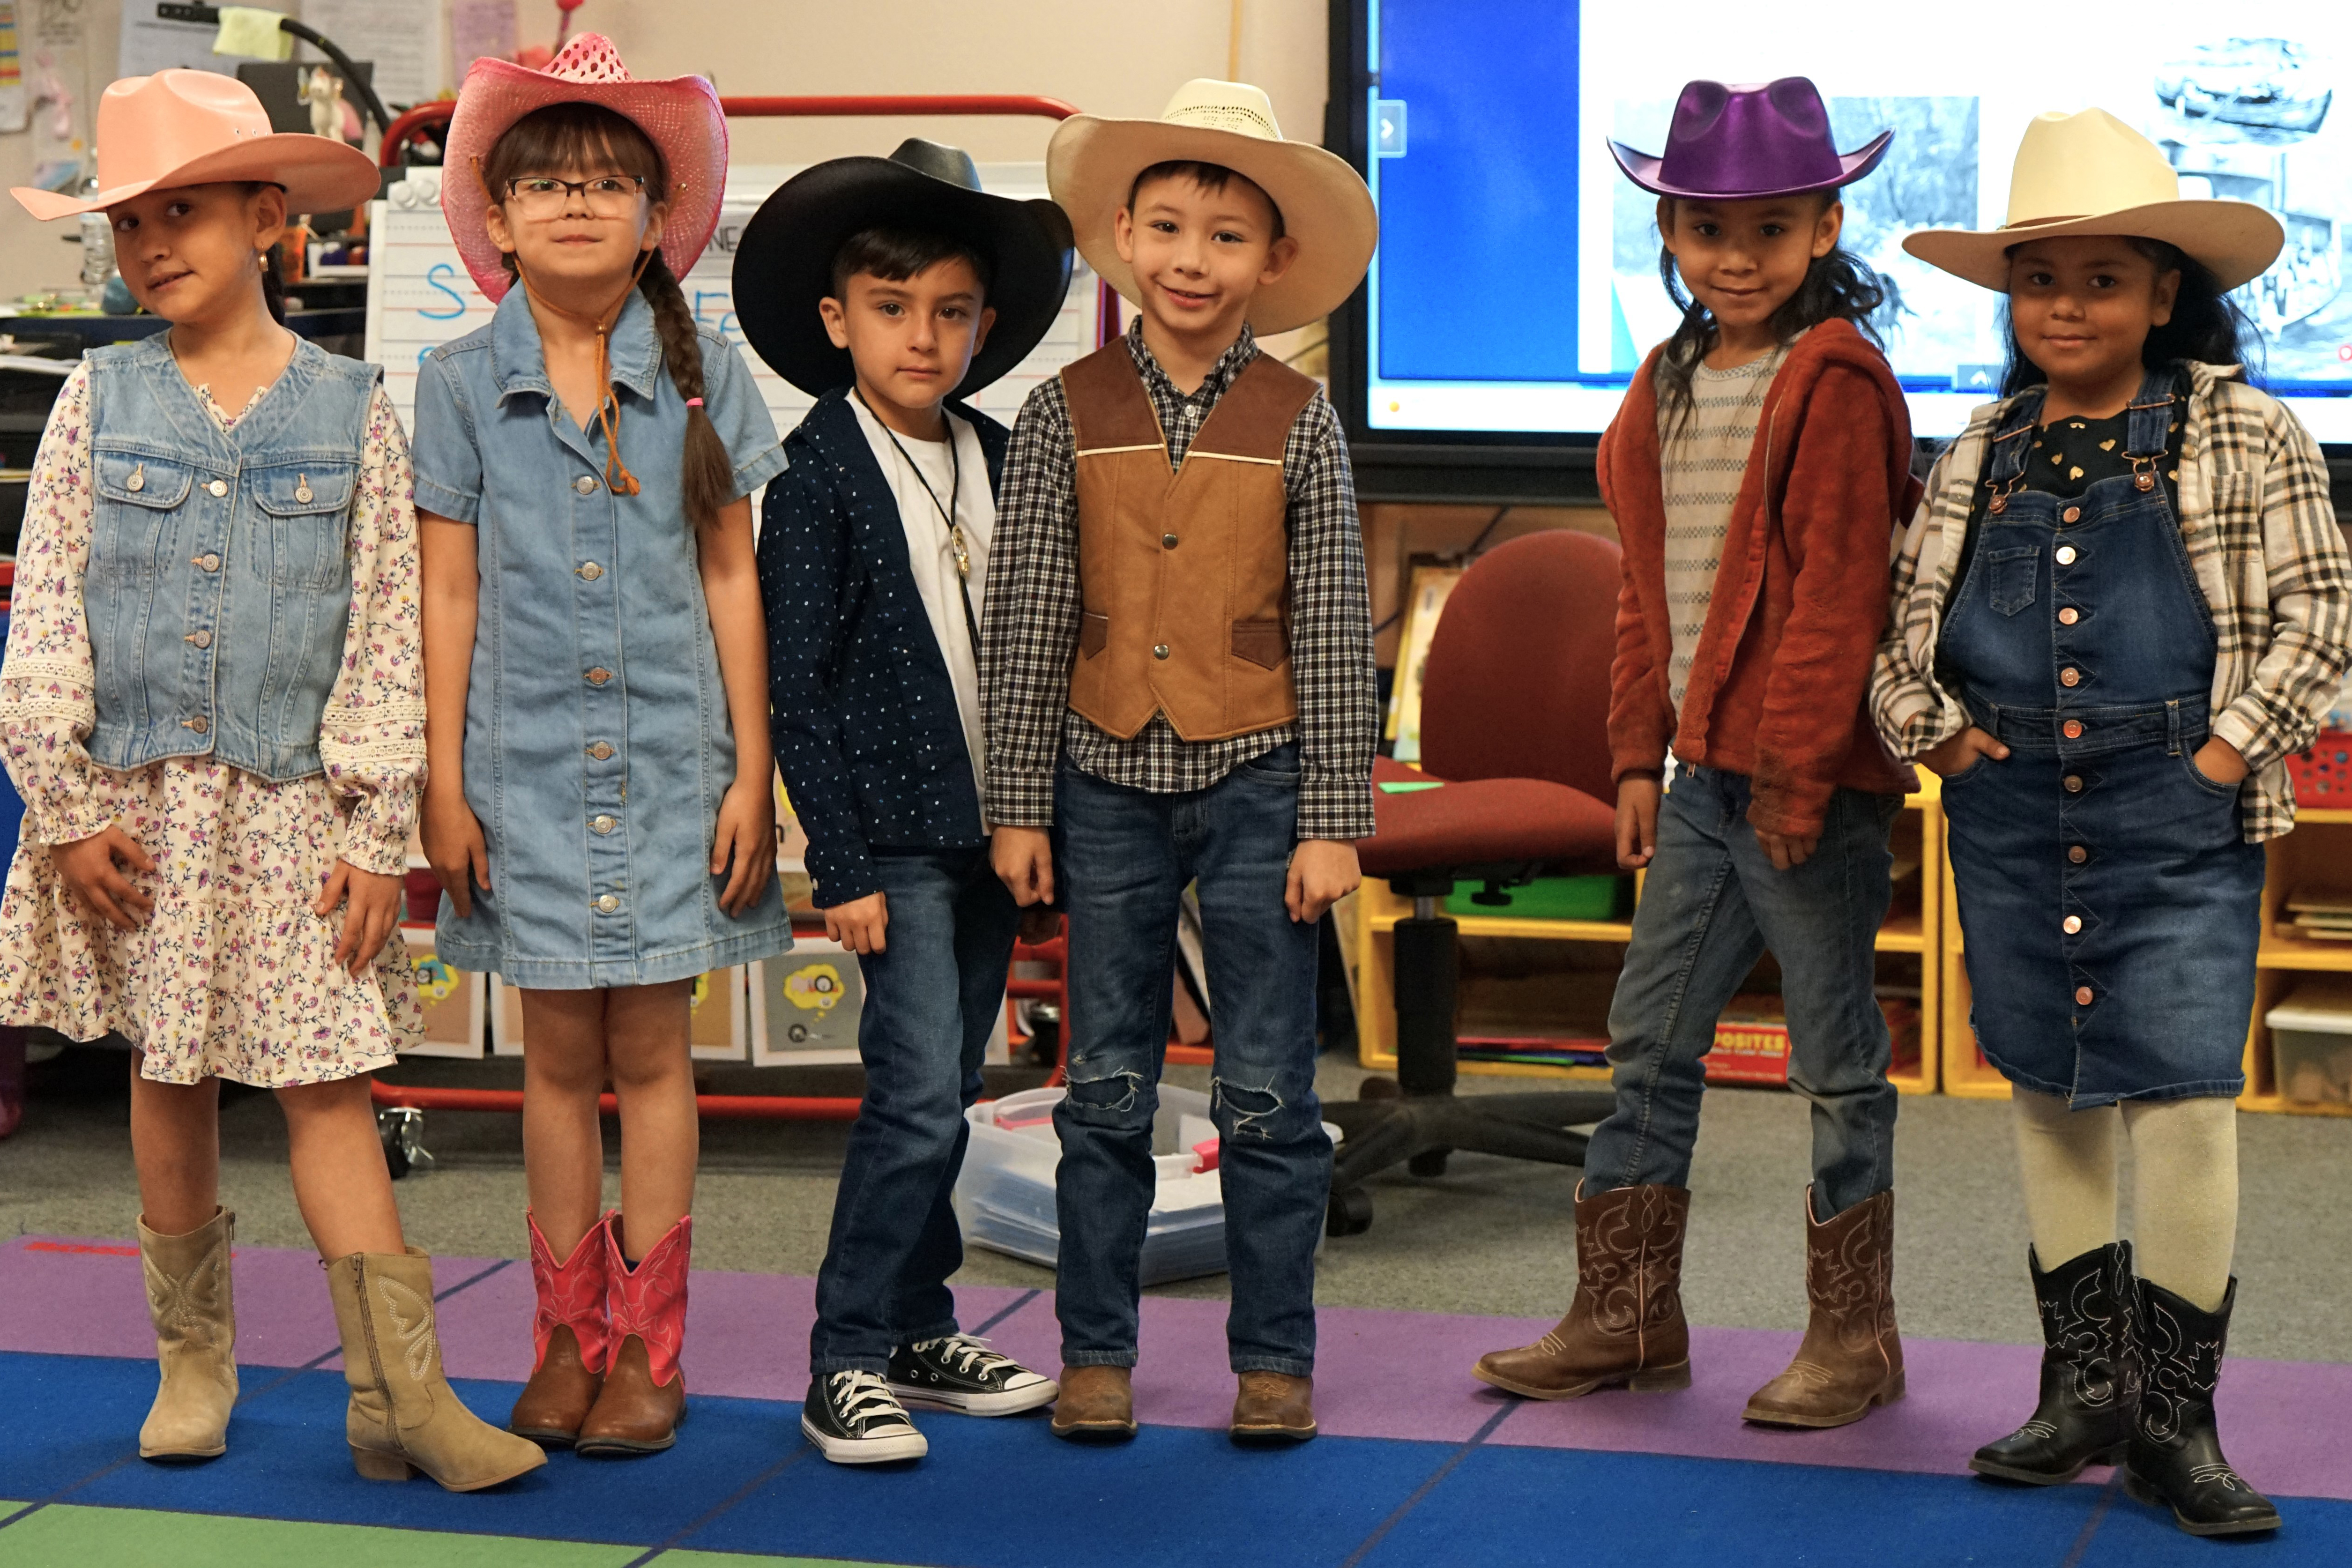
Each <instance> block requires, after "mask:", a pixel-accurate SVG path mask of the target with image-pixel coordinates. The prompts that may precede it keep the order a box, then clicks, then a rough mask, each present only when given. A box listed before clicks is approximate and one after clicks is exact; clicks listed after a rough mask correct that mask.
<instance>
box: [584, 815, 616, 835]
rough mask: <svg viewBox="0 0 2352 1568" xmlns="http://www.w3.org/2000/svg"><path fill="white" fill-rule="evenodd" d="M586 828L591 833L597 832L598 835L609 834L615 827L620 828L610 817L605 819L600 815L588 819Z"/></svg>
mask: <svg viewBox="0 0 2352 1568" xmlns="http://www.w3.org/2000/svg"><path fill="white" fill-rule="evenodd" d="M588 826H589V828H590V829H591V830H592V831H595V832H598V833H609V832H611V831H613V830H614V828H616V827H618V826H620V823H618V822H617V821H614V819H612V818H611V817H606V816H601V815H600V816H594V817H591V818H589V819H588Z"/></svg>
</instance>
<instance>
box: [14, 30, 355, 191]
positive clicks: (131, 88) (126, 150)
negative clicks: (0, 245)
mask: <svg viewBox="0 0 2352 1568" xmlns="http://www.w3.org/2000/svg"><path fill="white" fill-rule="evenodd" d="M241 180H257V181H261V182H263V183H268V184H272V185H282V186H284V187H285V188H286V207H287V210H288V211H289V212H294V213H336V212H343V211H347V210H348V209H350V208H352V207H355V206H358V205H359V204H362V202H371V201H373V200H374V199H375V193H376V190H377V174H376V168H375V164H374V162H373V161H372V160H371V159H370V158H369V157H368V155H367V154H366V153H364V152H361V151H360V150H359V149H358V148H356V147H346V146H345V145H343V143H341V141H333V140H331V139H330V138H327V137H324V136H310V135H305V134H303V133H301V132H299V131H287V132H282V133H281V132H273V131H271V130H270V129H269V111H268V110H265V109H263V108H262V107H261V100H260V99H257V98H256V97H255V96H254V95H253V89H251V88H249V87H247V86H246V85H245V84H244V83H243V82H241V81H239V80H237V79H236V78H235V77H225V76H221V75H219V74H217V73H215V72H213V71H192V70H181V69H177V68H174V69H172V70H164V71H157V72H156V73H155V74H154V75H153V76H149V77H123V78H120V79H119V80H116V81H111V82H109V83H108V84H107V87H106V91H105V93H104V94H103V95H102V96H101V97H100V99H99V100H98V185H99V188H98V191H97V192H96V193H95V194H92V195H89V196H68V195H66V194H64V193H60V192H57V191H42V190H37V189H35V188H33V187H32V186H29V185H18V186H16V188H15V189H13V190H11V191H10V192H9V194H10V195H12V196H14V197H16V200H17V201H18V203H20V204H22V205H23V206H24V209H25V210H26V212H28V213H30V214H33V215H34V216H35V217H37V218H38V219H40V220H41V221H42V222H44V223H47V222H48V221H49V220H50V219H52V218H65V217H71V216H73V215H74V214H77V213H95V212H100V211H103V210H104V209H106V208H108V207H110V206H113V205H114V204H116V203H118V202H127V201H129V200H130V199H131V197H133V196H136V195H141V194H143V193H146V192H148V191H154V190H167V191H168V190H172V189H174V188H176V187H179V186H182V185H214V184H222V183H228V182H232V181H241Z"/></svg>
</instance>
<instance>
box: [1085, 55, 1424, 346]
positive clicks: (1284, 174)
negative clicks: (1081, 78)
mask: <svg viewBox="0 0 2352 1568" xmlns="http://www.w3.org/2000/svg"><path fill="white" fill-rule="evenodd" d="M1178 160H1182V161H1185V162H1201V163H1219V164H1223V166H1224V167H1225V168H1228V169H1231V170H1232V171H1234V172H1235V173H1237V174H1240V175H1242V176H1244V178H1246V179H1248V180H1250V181H1252V182H1253V183H1255V184H1256V185H1257V186H1258V187H1259V188H1260V189H1262V190H1264V191H1265V193H1266V194H1267V195H1268V196H1269V197H1271V198H1273V201H1274V204H1275V206H1276V208H1278V209H1279V210H1280V211H1281V213H1282V225H1283V230H1284V232H1285V233H1286V234H1288V235H1291V236H1292V237H1293V238H1295V239H1297V241H1298V256H1297V259H1295V260H1294V261H1292V262H1291V264H1290V270H1289V271H1287V272H1286V273H1284V274H1283V275H1282V277H1281V278H1280V280H1279V281H1277V282H1276V283H1273V284H1271V285H1269V286H1267V287H1264V288H1261V289H1259V290H1258V291H1257V294H1256V296H1255V298H1253V299H1252V300H1251V301H1250V313H1249V323H1250V327H1251V329H1253V330H1255V331H1257V332H1261V333H1273V332H1287V331H1289V330H1290V329H1292V328H1294V327H1304V326H1305V325H1307V323H1308V322H1309V321H1316V320H1320V319H1322V318H1324V317H1326V316H1328V315H1329V314H1330V313H1331V312H1332V311H1333V310H1335V309H1337V308H1339V304H1340V302H1341V301H1342V300H1344V299H1346V298H1348V296H1349V295H1350V294H1352V293H1354V292H1355V290H1356V285H1357V284H1359V283H1361V282H1362V281H1363V280H1364V269H1365V268H1366V267H1370V265H1371V262H1372V246H1375V245H1376V244H1378V243H1379V241H1380V233H1381V220H1380V214H1378V213H1377V212H1375V211H1374V210H1373V207H1372V193H1371V192H1370V191H1368V190H1366V189H1365V188H1364V181H1363V177H1362V176H1361V175H1360V174H1358V173H1357V172H1355V170H1353V169H1351V168H1349V166H1348V161H1347V160H1346V159H1344V158H1341V157H1339V156H1338V155H1337V154H1335V153H1331V152H1325V151H1324V150H1323V149H1322V148H1320V147H1317V146H1315V145H1313V144H1311V143H1309V142H1305V141H1284V140H1283V139H1282V129H1281V127H1279V126H1277V125H1276V124H1275V122H1274V103H1273V101H1272V100H1271V99H1268V98H1267V97H1266V96H1265V89H1262V88H1255V87H1251V86H1249V85H1248V84H1246V83H1244V82H1234V81H1212V80H1210V79H1209V78H1205V77H1203V78H1198V79H1196V80H1193V81H1188V82H1186V83H1185V84H1184V85H1183V86H1182V87H1180V88H1178V89H1176V96H1175V97H1174V98H1171V99H1169V100H1168V107H1167V109H1166V110H1163V111H1162V112H1161V114H1160V118H1159V119H1157V120H1105V119H1102V118H1100V117H1099V116H1097V115H1091V114H1081V115H1077V116H1076V117H1075V118H1073V119H1069V120H1064V121H1062V123H1061V126H1060V128H1059V129H1057V130H1056V131H1055V132H1054V140H1053V141H1052V143H1051V144H1050V145H1049V146H1047V148H1046V149H1045V186H1046V189H1048V190H1049V191H1051V192H1052V193H1053V195H1054V200H1055V201H1057V202H1059V203H1061V204H1062V210H1063V211H1064V212H1066V213H1067V214H1070V227H1071V229H1072V230H1073V231H1074V232H1075V234H1076V238H1077V246H1078V254H1079V255H1081V256H1085V257H1086V258H1087V265H1088V266H1089V267H1093V268H1094V269H1095V271H1097V273H1099V274H1101V275H1102V277H1103V278H1104V280H1105V281H1107V282H1108V283H1109V285H1110V286H1111V287H1113V288H1116V289H1118V291H1119V293H1120V294H1122V295H1124V296H1126V297H1127V298H1128V299H1129V300H1133V299H1134V298H1136V293H1137V290H1136V286H1135V272H1134V269H1133V268H1131V267H1129V266H1128V265H1127V263H1125V262H1123V261H1121V260H1119V258H1118V246H1117V245H1116V244H1115V243H1114V242H1113V240H1112V237H1111V236H1112V234H1113V231H1114V225H1115V223H1116V220H1117V219H1118V211H1119V209H1120V208H1121V207H1124V206H1125V205H1127V198H1128V194H1129V191H1130V190H1131V189H1132V188H1133V187H1134V184H1135V177H1136V176H1137V175H1138V174H1140V173H1142V172H1144V171H1145V170H1146V169H1149V168H1150V167H1151V165H1153V164H1154V163H1166V162H1174V161H1178Z"/></svg>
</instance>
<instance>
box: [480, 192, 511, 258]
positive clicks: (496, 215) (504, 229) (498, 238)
mask: <svg viewBox="0 0 2352 1568" xmlns="http://www.w3.org/2000/svg"><path fill="white" fill-rule="evenodd" d="M482 227H483V228H484V229H486V230H488V233H489V236H490V243H491V244H492V245H494V246H498V247H499V249H500V250H502V251H505V252H506V253H507V254H508V255H509V256H512V255H513V254H514V248H515V237H514V231H513V230H512V229H510V228H509V227H508V226H507V210H506V209H505V208H504V207H502V206H500V205H499V204H498V203H496V202H492V203H491V204H489V205H488V206H487V207H484V208H483V209H482Z"/></svg>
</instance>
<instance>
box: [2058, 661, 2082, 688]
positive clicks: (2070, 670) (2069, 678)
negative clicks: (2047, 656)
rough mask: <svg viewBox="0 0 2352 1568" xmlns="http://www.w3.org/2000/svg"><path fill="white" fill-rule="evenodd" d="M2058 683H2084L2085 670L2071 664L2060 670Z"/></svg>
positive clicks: (2067, 684) (2076, 684) (2066, 684)
mask: <svg viewBox="0 0 2352 1568" xmlns="http://www.w3.org/2000/svg"><path fill="white" fill-rule="evenodd" d="M2058 684H2059V685H2062V686H2079V685H2082V684H2083V672H2082V671H2080V670H2078V669H2076V668H2074V665H2072V664H2069V665H2067V666H2066V667H2065V668H2064V669H2063V670H2061V671H2059V672H2058Z"/></svg>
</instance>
